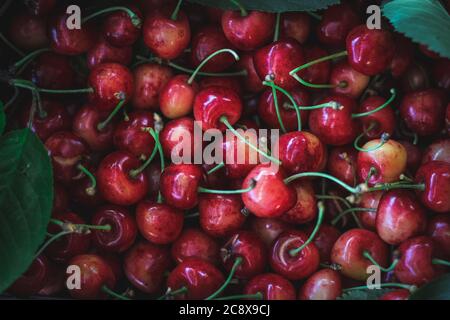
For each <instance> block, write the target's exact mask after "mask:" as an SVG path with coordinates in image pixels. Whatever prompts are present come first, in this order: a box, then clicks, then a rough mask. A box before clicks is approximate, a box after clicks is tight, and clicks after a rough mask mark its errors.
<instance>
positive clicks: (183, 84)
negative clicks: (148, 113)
mask: <svg viewBox="0 0 450 320" xmlns="http://www.w3.org/2000/svg"><path fill="white" fill-rule="evenodd" d="M188 79H189V76H187V75H183V74H181V75H177V76H175V77H173V78H172V79H170V80H169V82H168V83H167V84H166V85H165V86H164V87H163V88H162V90H161V92H160V94H159V105H160V106H159V107H160V109H161V112H162V114H163V115H164V116H165V117H167V118H169V119H176V118H180V117H183V116H186V115H188V114H190V113H191V112H192V108H193V106H194V98H195V95H196V94H197V92H198V90H199V89H198V85H197V83H195V82H192V83H191V84H189V83H188Z"/></svg>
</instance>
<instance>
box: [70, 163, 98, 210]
mask: <svg viewBox="0 0 450 320" xmlns="http://www.w3.org/2000/svg"><path fill="white" fill-rule="evenodd" d="M88 170H89V171H90V172H91V173H92V174H93V175H94V176H96V174H97V173H96V172H95V170H94V168H92V167H91V166H88ZM91 187H92V181H91V179H90V178H89V177H87V176H84V177H83V178H81V179H78V180H76V181H72V182H71V183H70V184H69V191H70V198H71V200H72V201H73V202H74V203H76V204H77V205H80V206H81V207H83V208H84V209H86V208H97V207H98V206H99V205H101V204H103V203H104V202H105V199H104V198H103V196H102V195H101V194H100V192H99V191H98V188H95V189H94V192H91V191H90V190H91Z"/></svg>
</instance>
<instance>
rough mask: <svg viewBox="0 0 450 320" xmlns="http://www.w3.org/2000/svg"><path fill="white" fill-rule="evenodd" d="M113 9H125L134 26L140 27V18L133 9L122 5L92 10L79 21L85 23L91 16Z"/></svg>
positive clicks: (112, 10)
mask: <svg viewBox="0 0 450 320" xmlns="http://www.w3.org/2000/svg"><path fill="white" fill-rule="evenodd" d="M114 11H125V12H126V13H127V14H128V16H129V17H130V19H131V23H132V24H133V25H134V26H135V27H136V28H140V27H141V25H142V20H141V18H139V17H138V15H137V14H136V13H134V12H133V10H131V9H130V8H127V7H122V6H113V7H109V8H106V9H102V10H99V11H97V12H94V13H92V14H90V15H88V16H87V17H85V18H84V19H83V20H81V23H82V24H83V23H86V22H87V21H89V20H91V19H93V18H95V17H97V16H100V15H102V14H105V13H109V12H114Z"/></svg>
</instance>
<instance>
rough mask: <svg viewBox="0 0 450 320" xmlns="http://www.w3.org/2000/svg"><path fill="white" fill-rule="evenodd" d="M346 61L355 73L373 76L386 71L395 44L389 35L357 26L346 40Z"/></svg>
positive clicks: (383, 31) (364, 26)
mask: <svg viewBox="0 0 450 320" xmlns="http://www.w3.org/2000/svg"><path fill="white" fill-rule="evenodd" d="M346 47H347V53H348V61H349V63H350V65H351V66H352V67H353V69H355V70H356V71H359V72H361V73H364V74H365V75H368V76H373V75H376V74H378V73H382V72H383V71H384V70H386V69H387V68H388V67H389V65H390V63H391V61H392V58H393V57H394V53H395V43H394V40H393V37H392V35H391V33H390V32H389V31H387V30H382V29H369V28H367V26H366V25H359V26H357V27H355V28H353V29H352V31H350V33H349V34H348V35H347V39H346Z"/></svg>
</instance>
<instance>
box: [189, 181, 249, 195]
mask: <svg viewBox="0 0 450 320" xmlns="http://www.w3.org/2000/svg"><path fill="white" fill-rule="evenodd" d="M252 182H253V183H252V184H251V185H250V186H249V187H248V188H245V189H238V190H215V189H208V188H204V187H198V189H197V191H198V192H200V193H214V194H241V193H246V192H249V191H252V190H253V188H255V186H256V182H255V181H254V180H252Z"/></svg>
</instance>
